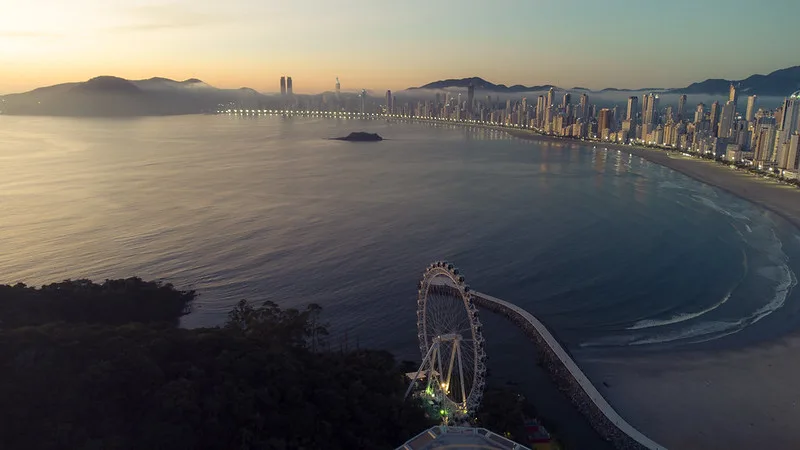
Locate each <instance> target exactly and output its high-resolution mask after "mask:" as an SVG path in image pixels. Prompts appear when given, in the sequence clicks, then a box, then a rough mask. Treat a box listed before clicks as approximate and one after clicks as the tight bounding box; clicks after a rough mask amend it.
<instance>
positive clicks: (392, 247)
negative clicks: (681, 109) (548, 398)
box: [0, 116, 800, 359]
mask: <svg viewBox="0 0 800 450" xmlns="http://www.w3.org/2000/svg"><path fill="white" fill-rule="evenodd" d="M355 130H365V131H372V132H378V133H380V134H381V135H383V136H384V137H386V138H388V139H389V140H387V141H384V142H381V143H369V144H357V143H346V142H338V141H330V140H326V139H325V138H328V137H333V136H338V135H342V134H346V133H348V132H350V131H355ZM798 258H800V239H799V238H798V233H797V231H796V230H795V229H793V228H792V227H790V226H789V225H787V224H786V223H785V222H784V221H782V220H781V219H780V218H778V217H776V216H774V215H773V214H770V213H768V212H765V211H764V210H761V209H759V208H757V207H755V206H753V205H752V204H749V203H747V202H745V201H742V200H740V199H737V198H735V197H733V196H731V195H728V194H726V193H724V192H722V191H720V190H718V189H715V188H712V187H709V186H706V185H703V184H701V183H698V182H695V181H692V180H690V179H688V178H686V177H684V176H682V175H680V174H677V173H675V172H673V171H671V170H668V169H666V168H664V167H661V166H658V165H655V164H652V163H648V162H646V161H644V160H642V159H640V158H637V157H631V156H629V155H626V154H622V153H618V152H617V151H612V150H608V151H605V150H603V149H602V148H597V149H595V148H593V147H592V146H591V145H589V146H579V145H575V144H560V143H545V142H535V141H523V140H518V139H513V138H510V137H508V136H506V135H504V134H503V133H500V132H495V131H489V130H482V129H465V128H452V127H451V128H447V127H441V126H439V127H437V126H433V125H425V124H402V123H386V122H382V121H336V120H331V119H301V118H292V119H286V118H279V117H272V118H257V119H252V118H251V119H246V118H236V117H229V116H185V117H170V118H146V119H136V120H86V119H80V120H73V119H56V118H25V117H8V116H5V117H4V116H0V282H4V283H14V282H17V281H22V282H26V283H28V284H34V285H38V284H42V283H47V282H53V281H58V280H62V279H66V278H72V279H75V278H84V277H85V278H91V279H95V280H102V279H104V278H111V277H127V276H132V275H138V276H141V277H143V278H146V279H155V278H157V279H164V280H167V281H170V282H172V283H174V284H176V285H177V286H180V287H184V288H193V289H196V290H197V291H198V292H199V293H200V297H199V298H198V300H197V304H196V305H195V311H194V312H193V313H192V314H191V315H189V316H188V317H186V318H185V320H184V325H185V326H189V327H196V326H210V325H216V324H219V323H221V322H222V321H224V319H225V317H226V313H227V311H228V310H229V309H230V307H231V306H232V305H233V304H234V303H235V302H237V301H238V300H240V299H250V300H253V301H263V300H273V301H275V302H277V303H279V304H281V305H282V306H286V307H289V306H293V307H302V306H303V305H305V304H307V303H310V302H316V303H319V304H321V305H322V306H323V307H324V310H325V314H326V316H327V318H328V319H329V321H330V322H331V327H332V328H333V329H334V331H336V332H338V333H339V334H341V333H342V332H343V331H347V332H348V333H349V336H350V339H353V340H355V339H357V340H358V341H359V342H360V344H361V345H369V346H374V347H383V348H387V349H389V350H392V351H394V352H396V353H397V354H399V355H400V356H401V357H405V358H414V359H417V358H419V356H418V355H417V352H418V347H417V343H416V330H415V327H416V323H415V322H416V315H415V308H416V303H415V285H416V282H417V281H418V278H419V277H420V275H421V272H422V270H423V269H424V268H425V266H426V265H427V264H428V263H429V262H431V261H433V260H436V259H448V260H452V261H454V262H455V263H456V264H457V265H458V266H459V267H461V268H462V270H463V272H464V273H465V274H466V276H467V279H468V281H469V283H470V284H471V285H472V286H473V287H474V288H475V289H477V290H480V291H483V292H487V293H490V294H492V295H495V296H498V297H501V298H504V299H506V300H509V301H512V302H516V303H518V304H520V305H523V306H524V307H525V308H527V309H529V310H530V311H532V312H534V313H535V314H536V315H538V316H539V317H540V318H541V319H542V320H543V321H544V322H545V323H546V324H548V325H549V326H550V327H551V328H552V329H553V330H554V331H555V333H556V334H557V335H558V336H559V337H560V338H561V339H562V340H563V341H564V342H565V343H566V344H567V346H568V347H569V348H570V349H571V350H573V351H574V352H578V354H580V353H581V352H587V353H592V354H597V352H621V351H639V350H641V349H646V350H647V351H656V350H658V351H662V350H663V351H666V350H669V349H674V348H676V347H678V348H683V347H687V346H696V345H717V344H720V343H725V345H731V344H736V345H739V344H741V343H744V342H750V341H752V340H757V339H767V338H770V337H773V336H775V335H777V334H780V333H784V332H788V331H790V330H793V329H795V328H796V327H797V326H798V317H800V314H798V310H799V309H800V302H798V299H797V295H796V293H795V292H793V291H792V288H793V287H794V286H795V284H796V282H797V280H796V273H798V270H797V269H798V263H797V261H800V259H798ZM499 328H502V327H499ZM502 333H503V331H502V330H499V331H497V333H496V336H495V338H496V339H497V340H498V341H502ZM487 339H492V337H491V336H487Z"/></svg>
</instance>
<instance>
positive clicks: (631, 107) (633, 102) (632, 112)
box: [625, 95, 639, 120]
mask: <svg viewBox="0 0 800 450" xmlns="http://www.w3.org/2000/svg"><path fill="white" fill-rule="evenodd" d="M638 106H639V97H637V96H635V95H632V96H630V97H628V113H627V114H626V115H625V119H627V120H636V113H637V112H638V111H637V110H636V108H637V107H638Z"/></svg>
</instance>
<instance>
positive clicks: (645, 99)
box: [642, 94, 650, 124]
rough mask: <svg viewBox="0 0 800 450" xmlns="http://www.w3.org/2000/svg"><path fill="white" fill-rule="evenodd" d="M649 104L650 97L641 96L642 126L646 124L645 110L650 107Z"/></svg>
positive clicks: (646, 95) (647, 95)
mask: <svg viewBox="0 0 800 450" xmlns="http://www.w3.org/2000/svg"><path fill="white" fill-rule="evenodd" d="M649 102H650V95H649V94H643V95H642V123H643V124H646V123H647V121H646V120H645V116H646V115H647V110H648V108H649V106H650V105H649V104H648V103H649Z"/></svg>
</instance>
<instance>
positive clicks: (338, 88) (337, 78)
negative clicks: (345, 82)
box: [336, 77, 342, 98]
mask: <svg viewBox="0 0 800 450" xmlns="http://www.w3.org/2000/svg"><path fill="white" fill-rule="evenodd" d="M341 92H342V85H341V84H340V83H339V77H336V98H339V94H340V93H341Z"/></svg>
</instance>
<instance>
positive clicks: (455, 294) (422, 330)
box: [406, 261, 486, 418]
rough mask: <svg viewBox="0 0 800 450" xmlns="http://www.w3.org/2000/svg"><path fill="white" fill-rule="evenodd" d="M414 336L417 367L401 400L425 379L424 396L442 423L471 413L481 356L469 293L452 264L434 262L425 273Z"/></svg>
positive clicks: (482, 372)
mask: <svg viewBox="0 0 800 450" xmlns="http://www.w3.org/2000/svg"><path fill="white" fill-rule="evenodd" d="M417 333H418V334H417V336H418V337H419V349H420V353H421V354H422V364H421V365H420V367H419V370H418V371H417V372H416V374H415V375H414V377H413V379H412V381H411V386H409V389H408V391H407V392H406V395H408V393H409V392H410V391H411V389H412V388H413V387H414V386H415V384H416V381H417V380H418V379H423V377H424V379H425V380H426V383H427V386H426V387H425V390H424V393H425V394H426V395H427V396H428V397H429V398H434V399H436V400H437V401H438V403H439V405H440V407H441V411H442V415H443V416H445V418H446V417H448V416H449V417H455V418H459V417H464V416H468V415H471V414H472V413H474V411H475V409H476V408H477V407H478V405H479V404H480V401H481V397H482V396H483V389H484V386H485V381H484V380H485V376H486V352H485V350H484V340H483V335H482V334H481V322H480V320H479V319H478V309H477V308H476V307H475V305H474V303H473V301H472V292H471V291H470V288H469V286H468V285H467V284H466V283H465V282H464V276H463V275H462V274H461V273H460V272H459V270H458V269H457V268H455V267H454V266H453V265H452V264H449V263H447V262H444V261H438V262H435V263H433V264H430V265H429V266H428V268H427V269H426V270H425V274H424V275H423V277H422V281H420V283H419V285H418V294H417Z"/></svg>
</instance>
